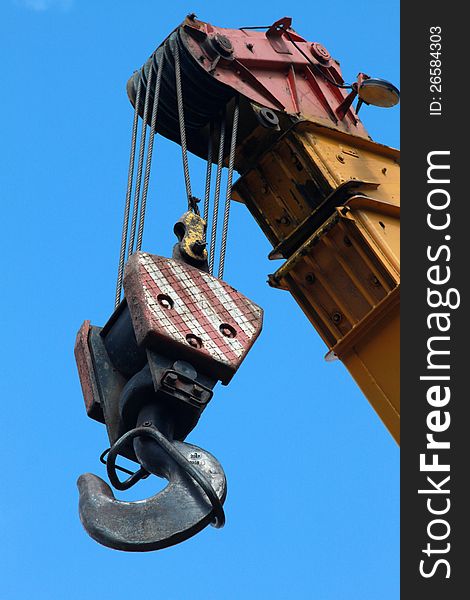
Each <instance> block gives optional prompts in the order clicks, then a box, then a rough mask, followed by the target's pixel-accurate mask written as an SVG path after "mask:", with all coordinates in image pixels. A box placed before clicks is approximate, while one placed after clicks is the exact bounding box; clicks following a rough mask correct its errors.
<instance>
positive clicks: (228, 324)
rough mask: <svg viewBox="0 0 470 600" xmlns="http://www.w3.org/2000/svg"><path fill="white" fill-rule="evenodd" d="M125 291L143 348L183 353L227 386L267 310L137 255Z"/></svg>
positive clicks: (173, 264)
mask: <svg viewBox="0 0 470 600" xmlns="http://www.w3.org/2000/svg"><path fill="white" fill-rule="evenodd" d="M124 291H125V296H126V300H127V304H128V306H129V311H130V314H131V318H132V324H133V328H134V332H135V335H136V338H137V343H138V344H139V346H144V347H146V348H149V349H154V350H155V351H157V352H158V351H160V352H162V351H164V352H165V354H171V353H172V349H173V350H176V351H177V352H178V353H179V354H181V346H183V347H184V348H185V355H187V357H188V360H189V361H190V362H191V363H194V365H195V366H196V367H201V368H203V369H204V370H205V371H206V372H209V373H211V374H212V375H215V376H216V377H217V378H219V379H220V380H221V381H222V383H228V382H229V381H230V379H231V378H232V376H233V375H234V374H235V372H236V370H237V369H238V367H239V366H240V364H241V362H242V361H243V359H244V357H245V356H246V354H247V352H248V351H249V349H250V348H251V346H252V345H253V343H254V341H255V340H256V338H257V337H258V335H259V333H260V332H261V326H262V318H263V311H262V309H261V308H260V307H259V306H257V305H256V304H255V303H254V302H252V301H251V300H249V299H248V298H246V297H245V296H243V295H242V294H240V292H237V290H235V289H234V288H232V287H231V286H230V285H228V284H227V283H225V282H224V281H221V280H220V279H217V278H215V277H213V276H212V275H209V274H208V273H205V272H203V271H200V270H199V269H196V268H194V267H191V266H189V265H187V264H185V263H182V262H180V261H177V260H173V259H169V258H164V257H161V256H155V255H152V254H147V253H145V252H136V253H135V254H133V255H132V256H131V257H130V259H129V260H128V262H127V265H126V269H125V275H124Z"/></svg>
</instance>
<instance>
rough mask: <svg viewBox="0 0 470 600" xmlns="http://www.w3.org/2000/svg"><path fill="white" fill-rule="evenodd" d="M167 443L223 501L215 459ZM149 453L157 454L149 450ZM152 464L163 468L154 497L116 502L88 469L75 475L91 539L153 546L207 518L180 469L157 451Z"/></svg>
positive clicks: (175, 539) (202, 499)
mask: <svg viewBox="0 0 470 600" xmlns="http://www.w3.org/2000/svg"><path fill="white" fill-rule="evenodd" d="M173 446H174V448H175V450H176V451H178V452H180V453H181V454H182V456H183V458H184V459H185V460H186V461H188V462H189V464H192V465H193V467H194V468H195V469H197V470H198V471H200V473H201V475H202V476H203V477H205V478H206V479H207V480H208V481H209V482H210V485H211V487H212V489H213V490H214V493H215V494H216V495H217V497H218V498H219V500H220V502H222V503H223V501H224V500H225V496H226V490H227V487H226V480H225V475H224V472H223V470H222V467H221V466H220V463H219V462H218V461H217V459H216V458H215V457H214V456H212V455H211V454H209V452H207V451H206V450H202V449H201V448H199V447H198V446H194V445H192V444H185V443H182V442H173ZM148 452H149V451H147V455H148ZM150 452H153V453H154V454H155V453H157V454H158V450H156V449H155V448H153V450H150ZM148 462H151V461H149V460H148V461H147V462H146V465H147V466H148ZM162 463H164V465H163V464H162ZM152 464H154V465H155V464H158V465H160V468H165V472H166V475H165V477H166V478H167V479H168V481H169V484H168V485H167V487H166V488H165V489H164V490H163V491H161V492H159V493H158V494H156V495H155V496H152V497H151V498H147V499H146V500H141V501H139V502H123V501H121V500H117V499H116V498H115V497H114V494H113V491H112V490H111V488H110V487H109V485H108V484H107V483H106V482H105V481H103V480H102V479H100V478H99V477H97V476H96V475H93V474H92V473H85V474H84V475H81V476H80V478H79V480H78V489H79V492H80V504H79V512H80V519H81V521H82V524H83V526H84V527H85V529H86V531H87V532H88V533H89V535H90V536H91V537H92V538H93V539H95V540H96V541H97V542H99V543H100V544H103V545H104V546H108V547H110V548H114V549H116V550H126V551H128V552H147V551H150V550H159V549H162V548H167V547H168V546H172V545H174V544H178V543H180V542H182V541H184V540H186V539H188V538H189V537H191V536H193V535H195V534H196V533H198V532H199V531H201V530H202V529H204V527H206V526H207V525H209V524H210V523H211V522H212V521H213V518H214V515H213V507H212V505H211V503H210V502H209V501H208V499H207V497H206V495H205V494H204V492H203V491H202V489H201V487H200V486H199V484H198V483H196V481H194V480H193V479H192V478H191V477H190V476H188V474H186V472H185V471H184V469H182V468H181V467H179V466H178V465H177V464H175V463H174V462H172V461H171V459H169V458H168V459H166V460H163V459H162V458H161V457H158V455H157V456H156V457H153V463H152Z"/></svg>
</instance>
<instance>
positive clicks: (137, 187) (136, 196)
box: [127, 69, 153, 258]
mask: <svg viewBox="0 0 470 600" xmlns="http://www.w3.org/2000/svg"><path fill="white" fill-rule="evenodd" d="M152 76H153V69H150V70H149V74H148V79H147V89H146V91H145V102H144V114H143V117H142V132H141V136H140V148H139V162H138V163H137V177H136V180H135V190H134V206H133V208H132V221H131V231H130V234H129V245H128V247H127V257H128V258H129V256H130V255H131V254H133V253H134V241H135V232H136V227H137V214H138V211H139V198H140V187H141V184H142V170H143V167H144V155H145V141H146V137H147V122H148V111H149V100H150V88H151V87H152Z"/></svg>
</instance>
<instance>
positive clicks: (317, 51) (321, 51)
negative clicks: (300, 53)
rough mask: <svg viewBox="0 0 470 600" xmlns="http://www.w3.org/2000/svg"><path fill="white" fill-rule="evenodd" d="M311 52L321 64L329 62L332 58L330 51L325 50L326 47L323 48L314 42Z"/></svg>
mask: <svg viewBox="0 0 470 600" xmlns="http://www.w3.org/2000/svg"><path fill="white" fill-rule="evenodd" d="M310 52H311V53H312V54H313V56H314V57H315V58H316V59H317V60H319V61H320V62H328V61H329V60H330V58H331V55H330V53H329V52H328V50H327V49H326V48H325V46H322V45H321V44H319V43H318V42H314V43H313V44H312V45H311V46H310Z"/></svg>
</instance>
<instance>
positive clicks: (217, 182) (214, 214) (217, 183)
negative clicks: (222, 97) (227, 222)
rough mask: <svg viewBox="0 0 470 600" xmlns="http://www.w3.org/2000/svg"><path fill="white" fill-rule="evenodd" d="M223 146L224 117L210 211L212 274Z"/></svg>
mask: <svg viewBox="0 0 470 600" xmlns="http://www.w3.org/2000/svg"><path fill="white" fill-rule="evenodd" d="M224 146H225V115H222V117H221V119H220V137H219V153H218V157H217V174H216V178H215V192H214V206H213V209H212V227H211V242H210V249H209V273H210V274H211V275H212V274H213V272H214V260H215V240H216V237H217V217H218V213H219V198H220V181H221V178H222V168H223V166H224Z"/></svg>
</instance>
